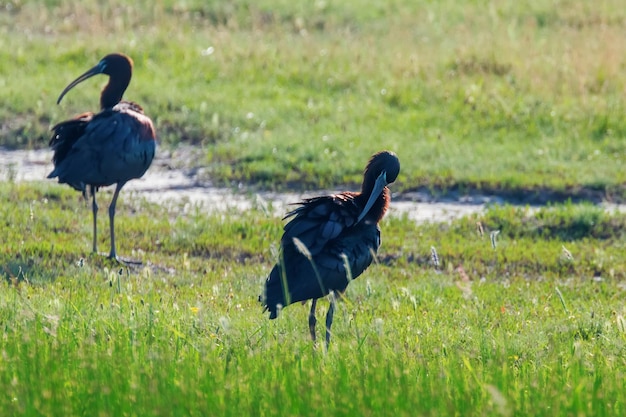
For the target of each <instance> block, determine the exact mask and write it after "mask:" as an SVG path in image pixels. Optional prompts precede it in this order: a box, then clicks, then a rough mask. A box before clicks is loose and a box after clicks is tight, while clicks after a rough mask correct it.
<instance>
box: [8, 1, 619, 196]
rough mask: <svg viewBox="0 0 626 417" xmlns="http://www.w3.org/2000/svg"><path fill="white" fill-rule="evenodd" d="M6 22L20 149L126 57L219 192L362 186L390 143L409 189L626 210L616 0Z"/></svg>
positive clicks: (138, 85)
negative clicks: (600, 203)
mask: <svg viewBox="0 0 626 417" xmlns="http://www.w3.org/2000/svg"><path fill="white" fill-rule="evenodd" d="M5 9H6V10H7V12H4V13H3V14H2V15H0V21H5V22H6V24H5V25H2V29H1V30H2V35H3V36H2V40H0V46H2V48H0V50H1V51H2V52H0V62H1V63H0V74H3V75H0V85H2V86H3V88H2V89H0V98H2V99H3V102H4V103H5V106H4V107H3V109H1V110H0V119H1V120H2V127H1V128H0V144H3V145H6V146H13V147H24V146H27V147H40V146H45V143H46V140H47V136H48V133H47V129H48V128H49V127H50V125H51V124H53V123H56V122H58V121H60V120H63V119H65V118H67V117H69V116H71V115H72V114H76V113H80V112H82V111H84V110H86V109H92V110H93V109H95V107H96V105H97V92H98V86H99V84H98V83H97V82H95V81H93V82H91V83H90V84H85V85H83V86H81V88H80V89H76V90H75V91H72V95H70V96H68V97H67V98H66V101H65V102H64V103H63V104H62V105H61V106H56V105H55V104H54V102H55V99H56V97H57V94H58V93H59V92H60V91H61V90H62V88H63V87H64V86H65V85H66V83H67V82H69V81H70V80H72V79H73V78H74V77H76V76H77V75H78V74H80V73H82V72H83V71H84V70H85V69H87V68H89V67H90V66H92V65H94V64H95V62H97V60H98V59H99V58H101V57H102V56H103V55H104V54H105V53H108V52H110V51H112V50H120V51H124V52H127V53H128V54H130V55H131V56H132V57H133V58H134V60H135V64H136V71H135V77H134V79H133V82H132V84H131V86H130V89H129V91H128V94H127V98H129V99H132V100H136V101H138V102H139V103H141V104H142V105H143V106H144V107H145V109H146V111H147V113H148V114H149V115H150V116H151V117H152V118H153V119H154V121H155V123H156V125H157V131H158V133H159V136H160V140H161V142H162V144H163V145H165V146H176V144H178V143H181V142H183V143H188V144H194V145H195V146H198V147H202V148H203V149H205V150H206V160H205V164H206V165H207V167H208V171H207V172H208V175H209V176H210V177H211V179H212V180H213V181H214V182H215V183H218V184H233V183H235V184H236V183H238V182H245V183H250V184H255V185H259V186H261V187H264V188H275V189H280V188H287V187H295V188H300V189H301V188H309V189H316V188H330V187H334V186H337V185H339V184H346V183H350V184H356V183H359V181H360V174H361V171H362V169H363V166H364V164H365V161H366V160H367V158H368V157H369V156H370V155H371V154H372V153H373V152H375V151H378V150H380V149H383V148H389V149H391V150H394V151H396V152H397V153H398V154H399V155H400V157H401V161H402V173H401V177H400V178H399V181H398V184H397V186H398V189H399V190H414V189H417V188H420V187H425V188H427V189H431V190H433V191H437V192H441V191H444V192H445V191H447V190H460V191H461V192H464V191H475V190H477V191H479V192H496V193H501V192H504V193H509V194H510V195H512V196H513V197H516V198H521V199H523V198H524V197H525V196H529V195H533V194H534V193H536V192H537V191H543V190H551V191H555V192H556V194H554V196H555V198H559V199H566V198H567V197H580V198H582V199H591V200H594V201H596V200H598V199H601V198H608V199H614V200H616V201H617V200H620V201H621V200H623V198H624V187H623V184H624V182H625V177H624V170H623V169H621V165H622V162H623V159H624V154H625V149H624V143H625V142H624V141H623V140H622V139H623V138H624V135H625V133H626V124H625V122H624V118H623V117H622V116H623V114H624V94H623V92H624V88H625V87H624V86H625V85H626V84H625V82H624V80H625V79H624V77H625V76H624V74H625V72H624V71H623V69H624V66H625V65H626V64H625V62H624V59H625V58H624V54H622V53H620V51H622V50H623V49H624V48H623V46H624V39H626V37H625V36H624V27H625V25H624V21H625V20H626V15H625V13H624V8H623V7H621V3H620V2H618V1H616V0H615V1H613V0H611V1H605V2H602V4H601V5H597V6H596V5H594V6H591V5H588V4H586V3H583V4H581V3H580V2H574V1H568V0H561V1H557V2H547V1H527V2H513V1H502V2H497V3H485V2H480V1H478V2H465V3H463V4H459V3H458V2H452V1H443V2H422V1H417V2H413V1H405V0H395V1H391V2H385V4H381V5H372V4H370V3H369V2H363V1H359V0H351V1H346V2H341V3H339V2H307V3H306V4H302V5H295V4H291V3H290V2H285V1H281V0H264V1H261V2H249V1H246V0H238V1H233V2H210V3H206V2H200V1H185V2H180V1H160V2H156V3H150V4H148V3H146V2H135V3H133V4H132V5H130V4H126V3H123V2H117V1H113V2H108V3H107V4H106V5H104V4H100V3H98V2H93V1H87V2H82V3H81V5H73V4H69V3H67V2H64V1H54V2H47V3H45V6H44V7H42V6H41V5H40V3H35V2H29V1H25V2H9V3H7V7H6V8H5ZM9 23H10V24H9ZM277 178H278V179H280V180H277Z"/></svg>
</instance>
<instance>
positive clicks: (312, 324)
mask: <svg viewBox="0 0 626 417" xmlns="http://www.w3.org/2000/svg"><path fill="white" fill-rule="evenodd" d="M316 305H317V298H314V299H313V300H312V301H311V311H310V312H309V332H311V339H313V343H315V323H317V319H316V318H315V306H316Z"/></svg>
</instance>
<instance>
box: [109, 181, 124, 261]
mask: <svg viewBox="0 0 626 417" xmlns="http://www.w3.org/2000/svg"><path fill="white" fill-rule="evenodd" d="M124 184H125V183H123V182H118V183H117V185H116V186H115V192H114V193H113V200H111V204H110V205H109V226H110V228H111V253H109V258H111V259H117V253H116V252H115V205H116V204H117V197H118V196H119V195H120V191H121V189H122V187H123V186H124Z"/></svg>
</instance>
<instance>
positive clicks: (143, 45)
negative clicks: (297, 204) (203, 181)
mask: <svg viewBox="0 0 626 417" xmlns="http://www.w3.org/2000/svg"><path fill="white" fill-rule="evenodd" d="M76 3H77V2H68V1H65V0H47V1H45V2H35V1H28V0H23V1H19V0H18V1H8V2H3V3H0V10H1V11H0V100H1V101H2V103H3V104H2V106H1V107H0V146H6V147H9V148H24V147H26V148H40V147H45V146H46V145H47V141H48V136H49V128H50V126H51V125H53V124H54V123H56V122H58V121H61V120H64V119H66V118H68V117H69V116H71V115H74V114H76V113H80V112H82V111H85V110H89V109H91V110H96V108H97V103H98V92H99V89H100V87H101V86H102V84H103V83H104V79H102V78H101V79H100V80H99V81H90V82H89V83H85V84H83V85H81V87H80V88H77V89H75V90H73V91H72V92H71V93H70V94H69V95H68V96H67V97H66V98H65V99H64V101H63V103H62V104H61V105H60V106H57V105H56V104H55V102H56V98H57V96H58V94H59V93H60V91H61V90H62V89H63V88H64V87H65V85H66V84H67V83H68V82H70V81H71V80H73V79H74V78H75V77H76V76H78V75H79V74H81V73H82V72H84V71H85V70H86V69H88V68H90V67H91V66H93V65H94V64H95V63H96V62H97V61H98V60H99V59H100V58H101V57H102V56H104V55H105V54H107V53H109V52H112V51H121V52H126V53H127V54H129V55H131V56H132V58H133V59H134V61H135V75H134V78H133V82H132V83H131V85H130V88H129V90H128V92H127V94H126V98H128V99H131V100H135V101H137V102H139V103H140V104H142V105H143V106H144V108H145V109H146V112H147V113H148V114H149V115H150V116H151V117H152V118H153V120H154V121H155V124H156V126H157V131H158V133H159V136H160V142H161V146H162V147H176V146H177V145H178V144H185V145H192V146H195V147H197V148H198V149H201V150H202V151H203V152H204V154H205V155H206V157H204V156H203V158H204V159H203V161H201V164H202V165H203V166H206V167H207V168H208V170H207V175H208V176H209V177H210V178H211V179H212V180H213V181H214V182H215V183H216V184H221V185H233V184H239V183H240V182H241V183H244V184H245V185H247V186H250V187H261V188H266V189H278V190H281V189H290V188H293V189H299V190H300V189H315V190H316V189H320V188H330V187H332V188H335V187H337V188H342V189H343V188H347V187H353V186H354V184H356V183H358V182H359V181H360V176H361V173H362V169H363V165H364V163H365V161H366V160H367V158H368V157H369V156H370V155H371V154H372V153H373V152H375V151H378V150H380V149H383V148H387V149H391V150H393V151H395V152H397V153H398V155H399V157H400V159H401V163H402V172H401V176H400V177H399V180H398V181H397V183H396V184H394V191H396V192H397V191H399V192H404V191H410V190H416V189H428V190H431V191H432V192H434V193H444V192H446V191H449V190H455V191H460V192H461V193H463V192H473V191H478V192H495V193H498V194H500V195H505V196H511V197H519V198H521V199H522V200H525V201H532V200H533V199H541V198H542V197H541V196H544V197H543V198H545V196H546V195H550V196H554V197H555V198H557V199H566V198H568V197H572V198H573V199H577V198H584V199H590V200H592V201H597V200H599V199H607V200H613V201H624V197H625V196H626V188H625V187H624V183H625V178H626V177H625V175H626V171H625V170H624V169H623V162H624V156H625V155H626V145H625V143H626V142H625V141H624V140H623V139H624V137H625V136H626V121H625V120H626V119H625V118H624V110H625V102H624V97H625V95H624V93H625V92H626V71H625V69H626V55H624V53H623V51H624V50H626V9H624V7H623V6H622V4H621V2H619V1H617V0H606V1H600V2H593V3H592V2H579V1H573V0H570V1H565V0H560V1H547V0H536V1H533V0H529V1H522V2H514V1H494V2H486V1H468V2H455V1H450V0H444V1H439V2H424V1H410V0H390V1H386V2H380V4H372V2H366V1H362V0H347V1H343V2H332V1H323V0H317V1H313V2H303V4H301V5H294V4H293V3H294V2H291V1H286V0H258V1H248V0H235V1H230V2H225V1H214V2H206V1H201V0H179V1H174V0H168V1H165V0H163V1H155V2H148V1H145V0H143V1H139V2H131V3H132V4H131V3H128V2H122V1H119V0H112V1H108V2H104V3H103V2H97V1H95V0H86V1H82V2H78V3H80V4H76ZM537 196H538V197H537ZM105 199H106V198H105V197H103V198H101V200H100V201H101V202H102V206H104V204H105V203H104V201H105ZM392 204H393V203H392ZM275 214H276V213H271V212H270V213H268V212H267V211H262V210H250V211H246V212H242V213H235V212H229V213H225V214H207V213H206V212H204V211H203V210H202V209H199V208H191V209H189V207H188V206H185V204H184V202H181V203H180V206H177V205H176V204H175V203H173V204H169V205H168V207H167V208H165V207H162V206H158V205H154V204H150V203H147V202H145V201H142V199H141V195H137V194H132V193H129V192H124V193H122V196H121V199H120V203H119V204H118V216H117V218H116V225H117V231H118V242H117V243H118V252H119V253H120V255H122V256H126V257H130V258H133V259H137V260H141V261H142V262H143V263H142V265H140V266H132V267H131V266H124V265H120V264H115V263H111V262H109V261H107V260H105V259H104V257H102V256H98V255H96V256H94V255H91V254H90V253H89V251H90V249H91V220H90V215H91V213H90V209H89V205H88V203H84V202H82V201H81V198H80V196H79V195H78V193H76V192H74V191H72V190H70V189H68V187H65V186H59V185H56V184H53V183H51V182H48V183H45V184H40V183H29V184H17V183H12V182H8V183H2V184H0V219H1V221H0V276H1V277H2V278H1V279H0V286H2V287H3V288H0V329H1V331H0V336H1V338H0V386H2V387H3V395H0V410H2V413H1V414H3V415H5V414H6V415H16V416H18V415H20V416H21V415H24V416H38V415H68V416H71V415H86V416H138V417H139V416H142V417H144V416H169V415H177V416H178V415H189V416H206V415H233V416H241V415H259V416H274V415H277V416H295V415H298V416H321V415H325V416H334V415H346V416H355V415H366V416H379V415H390V416H391V415H393V416H442V415H452V416H481V417H482V416H519V417H521V416H546V417H548V416H550V417H553V416H580V417H582V416H614V415H623V414H625V413H626V393H625V391H624V388H623V384H624V378H625V377H626V319H625V317H626V305H625V304H624V295H625V291H626V285H625V283H626V250H625V249H626V236H625V234H626V219H625V218H624V216H623V215H620V214H619V213H608V212H605V211H603V210H602V209H601V208H599V207H597V206H594V205H591V204H573V203H568V202H565V203H563V204H557V205H550V206H547V207H543V208H541V209H539V210H537V211H535V210H530V209H528V208H516V207H510V206H504V207H493V208H491V209H490V210H488V211H487V212H486V213H484V214H481V215H476V216H472V217H467V218H463V219H458V220H455V221H453V222H451V223H444V224H422V225H417V224H415V223H413V222H412V221H409V220H408V219H406V218H397V217H391V218H387V219H385V220H384V221H383V222H382V225H381V227H382V235H383V246H382V247H381V250H380V252H379V257H378V263H376V264H375V265H372V267H371V268H370V269H369V270H368V271H366V273H365V274H364V275H363V276H362V277H361V278H359V279H358V280H357V281H355V282H354V283H352V284H351V285H350V287H349V289H348V291H347V294H346V297H345V300H344V301H343V302H341V303H339V310H338V313H337V314H336V316H335V324H334V325H333V342H332V344H331V346H330V349H329V350H328V351H325V350H324V348H323V346H314V345H313V344H312V343H311V341H310V340H309V336H308V326H307V314H308V308H307V307H308V306H300V305H293V306H290V307H289V308H288V309H286V310H285V311H284V312H283V314H282V315H281V317H280V318H279V319H278V320H275V321H271V322H270V321H269V320H268V319H267V317H266V315H263V314H261V307H260V305H259V303H258V302H257V296H258V295H259V293H260V292H261V289H262V283H263V280H264V279H265V277H266V276H267V274H268V272H269V270H270V268H271V266H272V265H273V263H274V262H275V260H276V250H277V247H276V243H277V242H278V241H279V238H280V235H281V232H282V222H281V220H280V217H279V216H276V215H275ZM279 214H282V213H279ZM100 220H101V223H100V231H101V232H100V238H99V246H100V250H102V251H104V250H105V249H106V248H107V247H108V242H109V240H108V233H106V231H107V221H106V215H105V211H104V209H103V208H101V215H100ZM492 236H493V237H494V238H493V239H492V238H491V237H492ZM431 248H435V250H436V251H437V253H438V256H439V258H440V263H439V265H435V264H434V263H433V261H432V256H431V253H432V252H431V251H432V249H431ZM320 305H321V308H318V319H320V323H322V322H323V315H324V314H325V309H326V306H327V303H326V302H325V301H323V302H321V303H320ZM320 327H321V326H320ZM318 330H319V334H320V335H321V330H322V329H321V328H320V329H318Z"/></svg>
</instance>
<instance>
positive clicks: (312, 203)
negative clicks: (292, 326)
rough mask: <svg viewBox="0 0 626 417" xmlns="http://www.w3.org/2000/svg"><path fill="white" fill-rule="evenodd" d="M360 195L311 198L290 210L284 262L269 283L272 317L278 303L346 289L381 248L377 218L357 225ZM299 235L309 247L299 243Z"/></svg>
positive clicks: (273, 271)
mask: <svg viewBox="0 0 626 417" xmlns="http://www.w3.org/2000/svg"><path fill="white" fill-rule="evenodd" d="M354 197H355V195H354V194H351V193H343V194H339V195H334V196H326V197H318V198H314V199H309V200H305V201H303V202H302V203H301V206H300V207H298V208H297V209H295V210H294V211H292V212H290V213H289V214H288V215H287V218H289V217H291V220H290V221H289V223H287V224H286V225H285V233H284V235H283V238H282V242H281V243H282V248H281V249H282V251H281V256H280V259H279V261H278V263H277V264H276V265H275V266H274V268H273V269H272V272H271V273H270V275H269V277H268V279H267V281H266V283H265V290H266V291H265V305H266V308H267V309H268V310H270V313H271V314H270V317H271V318H274V317H276V315H277V305H279V304H280V305H283V306H286V305H288V304H291V303H294V302H297V301H303V300H307V299H311V298H320V297H323V296H324V295H326V294H328V292H329V291H331V290H333V291H338V292H343V291H344V290H345V289H346V287H347V286H348V283H349V282H350V280H351V279H354V278H356V277H358V276H359V275H360V274H361V273H363V271H364V270H365V269H366V268H367V267H368V266H369V265H370V264H371V263H372V261H373V259H374V254H375V253H376V251H377V250H378V247H379V246H380V231H379V229H378V226H377V225H376V224H374V223H371V222H360V223H357V222H356V219H357V218H358V215H359V208H358V207H357V206H356V204H355V203H354ZM294 238H297V239H298V240H300V242H302V244H303V245H304V246H306V249H302V248H300V247H298V245H295V244H294V243H293V239H294Z"/></svg>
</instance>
